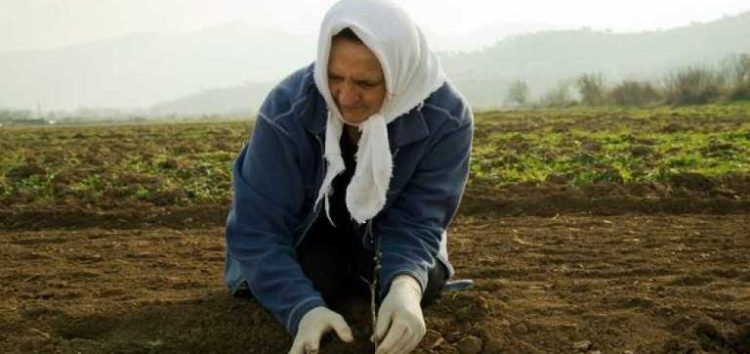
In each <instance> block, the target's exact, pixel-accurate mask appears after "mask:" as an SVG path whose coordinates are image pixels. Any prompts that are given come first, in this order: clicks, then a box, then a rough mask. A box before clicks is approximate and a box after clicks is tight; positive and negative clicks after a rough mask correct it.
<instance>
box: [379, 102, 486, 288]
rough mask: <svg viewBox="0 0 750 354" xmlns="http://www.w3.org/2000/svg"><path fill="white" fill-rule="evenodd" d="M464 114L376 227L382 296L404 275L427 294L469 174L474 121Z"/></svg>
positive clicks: (447, 130)
mask: <svg viewBox="0 0 750 354" xmlns="http://www.w3.org/2000/svg"><path fill="white" fill-rule="evenodd" d="M463 114H464V116H463V117H462V119H460V120H458V122H456V121H451V122H449V123H446V124H444V125H443V126H442V127H441V128H440V129H439V133H440V134H439V136H440V138H439V139H438V140H437V141H436V142H435V143H433V144H432V145H431V147H429V148H428V151H427V152H426V153H425V155H424V157H423V158H422V160H421V161H420V162H419V164H418V165H417V169H416V170H415V172H414V174H413V175H412V177H411V179H410V180H409V182H408V183H407V184H406V186H405V187H404V189H403V190H402V191H401V192H400V195H399V196H398V197H397V199H396V200H395V201H394V203H393V204H392V205H391V206H390V207H389V208H388V209H387V210H384V212H383V214H381V216H380V218H379V220H378V221H377V223H376V225H375V237H380V243H381V252H382V261H381V271H380V284H382V286H381V288H380V294H379V296H380V297H381V298H382V297H383V296H385V294H387V291H388V289H389V288H390V284H391V281H392V280H393V278H394V277H395V276H397V275H400V274H408V275H411V276H413V277H414V278H415V279H417V281H418V282H419V283H420V285H421V287H422V291H423V293H424V290H425V289H426V285H427V278H428V272H429V270H430V269H431V268H432V267H434V266H435V257H436V255H437V254H438V252H439V248H440V240H441V237H442V234H443V232H444V231H445V230H446V228H447V227H448V224H449V223H450V221H451V219H452V218H453V216H454V215H455V213H456V210H457V209H458V205H459V202H460V199H461V196H462V194H463V191H464V186H465V184H466V179H467V178H468V174H469V156H470V154H471V143H472V136H473V122H472V117H471V111H470V110H469V109H468V108H466V109H465V110H464V113H463Z"/></svg>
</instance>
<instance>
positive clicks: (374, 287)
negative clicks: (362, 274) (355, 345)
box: [370, 244, 382, 349]
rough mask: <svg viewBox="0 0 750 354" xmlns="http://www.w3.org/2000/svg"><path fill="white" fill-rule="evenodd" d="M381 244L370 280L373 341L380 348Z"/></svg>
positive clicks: (376, 252) (374, 259) (377, 250)
mask: <svg viewBox="0 0 750 354" xmlns="http://www.w3.org/2000/svg"><path fill="white" fill-rule="evenodd" d="M379 246H380V245H379V244H378V247H376V249H375V257H373V261H374V262H375V267H374V268H373V272H372V273H373V274H372V281H371V282H370V314H371V315H372V333H373V336H372V343H373V344H374V345H375V349H377V348H378V338H377V337H376V336H375V328H376V326H377V323H378V305H377V301H376V300H377V296H378V295H377V294H378V278H379V277H380V258H382V254H381V253H380V247H379Z"/></svg>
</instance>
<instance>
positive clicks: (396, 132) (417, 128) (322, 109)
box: [303, 94, 430, 151]
mask: <svg viewBox="0 0 750 354" xmlns="http://www.w3.org/2000/svg"><path fill="white" fill-rule="evenodd" d="M315 96H316V97H315V104H314V105H313V109H312V110H313V112H309V113H312V114H307V115H306V116H307V119H305V120H304V121H303V124H304V126H305V128H306V129H307V131H309V132H310V133H313V134H315V135H318V136H321V135H325V130H326V120H327V118H328V110H327V108H326V103H325V100H323V97H322V96H320V95H319V94H318V95H315ZM421 108H422V105H419V106H417V107H414V108H413V109H412V110H411V111H409V112H407V113H405V114H404V115H402V116H401V117H399V118H397V119H395V120H393V122H391V123H390V124H388V140H390V141H389V143H390V144H389V145H390V147H391V150H392V151H393V150H394V149H397V148H400V147H402V146H406V145H409V144H411V143H414V142H417V141H420V140H422V139H424V138H426V137H427V136H429V135H430V129H429V127H428V126H427V122H426V121H425V118H424V115H423V114H422V109H421Z"/></svg>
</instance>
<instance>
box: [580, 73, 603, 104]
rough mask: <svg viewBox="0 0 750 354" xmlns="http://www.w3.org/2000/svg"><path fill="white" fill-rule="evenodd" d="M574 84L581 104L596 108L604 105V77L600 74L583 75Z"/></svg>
mask: <svg viewBox="0 0 750 354" xmlns="http://www.w3.org/2000/svg"><path fill="white" fill-rule="evenodd" d="M575 84H576V87H577V88H578V92H579V93H580V94H581V102H583V104H585V105H588V106H598V105H601V104H603V103H604V94H605V88H604V77H603V76H602V75H601V74H595V73H591V74H583V75H581V76H579V77H578V79H576V83H575Z"/></svg>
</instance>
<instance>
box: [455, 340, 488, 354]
mask: <svg viewBox="0 0 750 354" xmlns="http://www.w3.org/2000/svg"><path fill="white" fill-rule="evenodd" d="M456 347H458V351H459V352H461V353H462V354H476V353H479V352H481V351H482V340H481V339H479V338H477V337H475V336H466V337H463V338H462V339H461V340H460V341H458V343H456Z"/></svg>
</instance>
